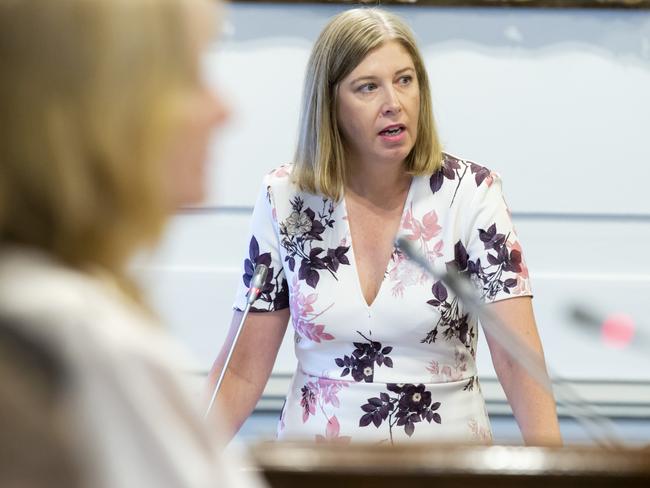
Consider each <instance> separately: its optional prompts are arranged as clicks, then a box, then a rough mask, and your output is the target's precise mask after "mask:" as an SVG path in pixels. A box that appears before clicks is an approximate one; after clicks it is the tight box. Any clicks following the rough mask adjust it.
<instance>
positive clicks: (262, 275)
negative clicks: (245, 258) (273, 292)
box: [251, 264, 269, 290]
mask: <svg viewBox="0 0 650 488" xmlns="http://www.w3.org/2000/svg"><path fill="white" fill-rule="evenodd" d="M268 272H269V267H268V266H267V265H266V264H258V265H257V266H255V271H253V277H252V278H251V289H257V290H259V289H261V288H262V286H264V283H266V275H267V274H268Z"/></svg>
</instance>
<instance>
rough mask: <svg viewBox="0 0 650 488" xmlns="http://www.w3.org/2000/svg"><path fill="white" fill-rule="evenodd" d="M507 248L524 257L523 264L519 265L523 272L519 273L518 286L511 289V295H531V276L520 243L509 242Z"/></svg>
mask: <svg viewBox="0 0 650 488" xmlns="http://www.w3.org/2000/svg"><path fill="white" fill-rule="evenodd" d="M506 245H507V247H508V249H509V251H510V253H512V252H513V251H517V253H519V255H520V256H522V259H521V262H520V263H519V267H520V268H521V271H520V272H519V273H517V285H516V286H515V287H514V288H512V289H511V291H510V293H512V294H513V295H515V296H516V295H521V294H524V293H530V275H529V274H528V266H527V265H526V262H525V261H524V260H523V254H522V251H521V244H519V241H512V242H510V241H509V242H507V244H506Z"/></svg>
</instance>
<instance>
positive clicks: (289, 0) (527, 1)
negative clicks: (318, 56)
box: [231, 0, 650, 9]
mask: <svg viewBox="0 0 650 488" xmlns="http://www.w3.org/2000/svg"><path fill="white" fill-rule="evenodd" d="M231 1H233V2H235V3H284V4H300V3H331V4H334V3H339V4H347V5H376V6H381V5H413V6H418V5H420V6H439V7H528V8H533V7H539V8H574V9H575V8H600V9H606V8H609V9H650V0H382V1H377V0H367V1H364V0H231Z"/></svg>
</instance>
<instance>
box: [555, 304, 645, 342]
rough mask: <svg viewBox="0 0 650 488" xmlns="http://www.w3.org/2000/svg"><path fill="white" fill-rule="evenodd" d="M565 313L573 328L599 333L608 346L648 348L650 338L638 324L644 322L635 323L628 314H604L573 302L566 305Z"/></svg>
mask: <svg viewBox="0 0 650 488" xmlns="http://www.w3.org/2000/svg"><path fill="white" fill-rule="evenodd" d="M567 315H568V316H569V318H570V319H572V325H573V327H574V328H576V329H577V328H580V329H582V330H581V331H582V332H585V333H589V335H592V334H591V333H593V332H596V333H599V334H600V339H601V341H602V342H603V343H604V344H605V345H606V346H608V347H611V348H614V349H626V348H630V349H633V350H635V352H642V351H644V352H645V351H646V350H648V348H650V338H649V337H648V334H644V333H643V329H645V327H641V326H640V325H644V324H636V323H635V321H634V318H632V317H631V316H630V315H628V314H624V313H613V314H610V315H605V314H602V313H600V312H597V311H593V309H588V308H587V307H585V306H583V305H581V304H573V305H569V306H568V307H567Z"/></svg>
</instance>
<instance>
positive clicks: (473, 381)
mask: <svg viewBox="0 0 650 488" xmlns="http://www.w3.org/2000/svg"><path fill="white" fill-rule="evenodd" d="M297 375H302V376H304V377H307V378H312V379H313V381H316V382H317V381H319V380H321V381H324V382H329V383H337V384H346V385H357V386H361V385H363V386H366V387H367V388H371V387H372V385H376V386H378V387H382V386H385V385H398V386H402V385H425V386H432V385H449V386H451V385H454V384H462V383H465V384H466V386H467V389H472V388H474V387H476V386H477V385H478V383H479V379H478V375H476V374H474V375H469V374H468V375H467V376H462V377H460V378H449V379H448V380H442V381H431V378H430V377H420V378H419V379H418V378H415V381H413V380H414V378H409V379H408V380H407V381H406V380H400V381H398V380H396V381H370V382H366V381H355V380H354V379H351V378H332V377H330V376H322V375H317V374H313V373H309V372H307V371H305V370H304V369H302V368H301V367H300V365H298V367H297V368H296V372H295V373H294V378H295V376H297ZM418 380H422V381H418Z"/></svg>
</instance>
